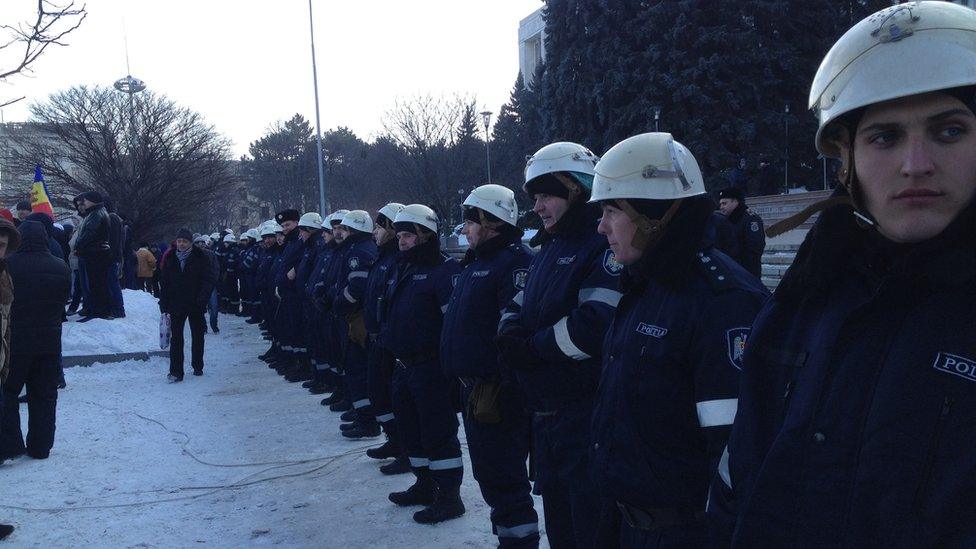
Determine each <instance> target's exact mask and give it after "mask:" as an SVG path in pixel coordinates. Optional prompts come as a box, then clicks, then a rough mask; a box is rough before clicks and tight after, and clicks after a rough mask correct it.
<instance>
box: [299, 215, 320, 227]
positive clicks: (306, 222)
mask: <svg viewBox="0 0 976 549" xmlns="http://www.w3.org/2000/svg"><path fill="white" fill-rule="evenodd" d="M298 226H299V227H300V228H302V229H313V230H314V229H321V228H322V216H321V215H319V214H317V213H315V212H308V213H306V214H304V215H302V217H301V219H299V220H298Z"/></svg>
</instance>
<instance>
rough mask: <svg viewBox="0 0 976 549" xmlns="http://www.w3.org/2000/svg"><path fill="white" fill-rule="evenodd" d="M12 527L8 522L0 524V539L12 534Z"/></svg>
mask: <svg viewBox="0 0 976 549" xmlns="http://www.w3.org/2000/svg"><path fill="white" fill-rule="evenodd" d="M13 531H14V527H13V526H11V525H9V524H0V540H4V539H7V537H8V536H9V535H10V534H12V533H13Z"/></svg>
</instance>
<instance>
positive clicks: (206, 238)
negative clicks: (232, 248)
mask: <svg viewBox="0 0 976 549" xmlns="http://www.w3.org/2000/svg"><path fill="white" fill-rule="evenodd" d="M193 243H194V244H203V245H204V246H207V245H209V244H210V237H209V236H207V235H205V234H202V235H200V236H198V237H196V238H194V239H193Z"/></svg>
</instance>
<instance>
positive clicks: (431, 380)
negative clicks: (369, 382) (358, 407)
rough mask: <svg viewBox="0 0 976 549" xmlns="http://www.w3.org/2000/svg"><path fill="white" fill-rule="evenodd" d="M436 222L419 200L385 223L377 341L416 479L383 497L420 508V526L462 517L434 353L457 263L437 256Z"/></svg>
mask: <svg viewBox="0 0 976 549" xmlns="http://www.w3.org/2000/svg"><path fill="white" fill-rule="evenodd" d="M437 223H438V220H437V215H436V214H435V213H434V211H433V210H431V209H430V208H428V207H427V206H424V205H422V204H410V205H408V206H405V207H404V208H403V209H402V210H400V213H398V214H397V216H396V219H394V220H393V227H394V230H396V234H397V238H398V239H399V246H400V253H399V254H397V269H396V274H395V275H394V276H393V278H392V284H390V285H389V290H388V291H387V293H386V298H387V302H388V312H387V314H388V317H387V321H386V324H385V325H384V327H383V332H381V334H380V340H379V342H380V345H382V346H383V347H384V348H386V349H387V350H388V351H390V352H391V353H392V354H393V356H394V357H395V360H396V370H395V371H394V373H393V407H394V410H395V411H396V418H397V424H398V426H399V427H400V432H401V434H402V437H403V445H404V447H405V448H406V450H407V455H408V456H409V458H410V466H411V468H412V469H413V473H414V475H415V476H416V482H415V483H414V484H413V486H411V487H410V488H409V489H407V490H405V491H403V492H394V493H392V494H390V501H392V502H393V503H395V504H397V505H401V506H408V505H426V506H427V507H426V508H425V509H423V510H421V511H417V512H416V513H414V515H413V519H414V520H415V521H417V522H420V523H426V524H432V523H436V522H441V521H444V520H448V519H451V518H455V517H459V516H461V515H463V514H464V504H463V503H462V502H461V495H460V489H461V477H462V476H463V469H462V462H461V445H460V443H459V442H458V437H457V429H458V421H457V415H456V413H455V411H454V399H453V398H452V395H451V392H452V385H451V383H450V382H449V381H448V379H447V377H446V376H444V372H443V371H442V370H441V365H440V359H439V357H438V345H439V343H440V335H441V325H442V323H443V317H444V311H445V310H447V302H448V300H449V299H450V297H451V289H452V287H453V284H454V280H455V277H456V275H457V274H458V272H459V271H460V266H459V265H458V262H457V261H455V260H453V259H450V258H448V257H447V256H445V255H443V254H442V253H441V251H440V240H438V238H437Z"/></svg>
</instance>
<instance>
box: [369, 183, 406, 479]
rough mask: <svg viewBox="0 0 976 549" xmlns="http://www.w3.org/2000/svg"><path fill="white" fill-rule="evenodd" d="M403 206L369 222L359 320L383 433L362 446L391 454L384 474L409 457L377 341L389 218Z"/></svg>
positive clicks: (386, 277)
mask: <svg viewBox="0 0 976 549" xmlns="http://www.w3.org/2000/svg"><path fill="white" fill-rule="evenodd" d="M402 209H403V204H400V203H398V202H390V203H389V204H387V205H385V206H383V207H382V208H380V210H379V212H377V214H376V219H375V221H374V222H373V241H374V242H375V243H376V247H377V254H378V255H377V258H376V261H374V262H373V265H372V267H370V269H369V276H368V277H366V292H365V296H364V297H363V321H364V324H365V326H366V333H367V366H366V368H367V378H368V380H367V385H368V389H369V400H370V402H371V403H372V405H373V413H374V414H375V415H376V421H377V422H379V424H380V427H381V428H382V429H383V432H384V433H385V434H386V438H387V440H386V442H384V443H383V444H382V445H381V446H378V447H376V448H370V449H369V450H366V455H367V456H369V457H371V458H373V459H388V458H394V461H393V462H391V463H386V464H384V465H382V466H381V467H380V472H381V473H383V474H387V475H399V474H403V473H409V472H410V461H409V460H408V459H407V454H406V452H405V451H404V449H403V444H402V443H401V440H400V436H399V430H398V429H397V423H396V415H395V414H394V413H393V397H392V395H391V390H392V383H393V368H394V364H393V355H391V354H390V352H389V351H387V350H386V349H384V348H382V347H380V346H379V345H378V344H377V338H378V337H379V334H380V331H381V330H382V327H383V319H382V318H381V314H380V313H381V311H384V310H385V307H384V303H385V296H384V294H385V293H386V288H387V283H388V282H389V281H390V277H391V276H392V275H393V272H394V271H395V270H396V257H397V250H398V246H397V239H396V233H395V231H394V230H393V220H394V219H396V214H398V213H400V210H402Z"/></svg>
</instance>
